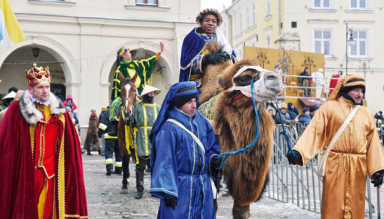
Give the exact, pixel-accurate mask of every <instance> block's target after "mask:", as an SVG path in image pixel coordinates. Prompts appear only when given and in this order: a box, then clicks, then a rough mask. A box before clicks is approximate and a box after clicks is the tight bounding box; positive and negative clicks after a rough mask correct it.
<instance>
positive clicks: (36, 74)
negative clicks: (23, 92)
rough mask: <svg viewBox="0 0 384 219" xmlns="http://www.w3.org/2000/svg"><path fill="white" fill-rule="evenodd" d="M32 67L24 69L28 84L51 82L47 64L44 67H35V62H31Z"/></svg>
mask: <svg viewBox="0 0 384 219" xmlns="http://www.w3.org/2000/svg"><path fill="white" fill-rule="evenodd" d="M33 66H34V67H33V68H31V69H29V70H26V71H27V73H26V76H25V77H26V78H27V80H28V85H29V86H31V87H33V86H35V85H38V84H43V83H51V76H50V73H49V68H48V66H47V67H46V68H45V69H44V68H43V67H41V66H40V67H37V66H36V63H35V64H33Z"/></svg>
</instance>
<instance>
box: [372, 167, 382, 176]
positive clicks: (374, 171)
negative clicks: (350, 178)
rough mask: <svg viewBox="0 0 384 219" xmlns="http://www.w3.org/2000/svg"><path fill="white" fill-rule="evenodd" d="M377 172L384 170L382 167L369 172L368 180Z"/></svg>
mask: <svg viewBox="0 0 384 219" xmlns="http://www.w3.org/2000/svg"><path fill="white" fill-rule="evenodd" d="M379 170H384V167H380V168H377V169H375V170H373V171H371V172H370V173H369V178H371V179H372V175H373V174H374V173H376V172H377V171H379Z"/></svg>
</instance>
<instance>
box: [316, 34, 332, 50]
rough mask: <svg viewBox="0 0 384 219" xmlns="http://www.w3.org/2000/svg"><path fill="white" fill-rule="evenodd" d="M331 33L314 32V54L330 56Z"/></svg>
mask: <svg viewBox="0 0 384 219" xmlns="http://www.w3.org/2000/svg"><path fill="white" fill-rule="evenodd" d="M331 35H332V31H331V30H315V31H314V50H315V52H316V53H323V54H324V55H325V56H331V55H332V54H331V49H332V47H331V46H332V45H331V42H332V37H331Z"/></svg>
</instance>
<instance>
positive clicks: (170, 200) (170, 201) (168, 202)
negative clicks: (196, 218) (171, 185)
mask: <svg viewBox="0 0 384 219" xmlns="http://www.w3.org/2000/svg"><path fill="white" fill-rule="evenodd" d="M164 201H165V206H167V207H170V208H172V209H173V210H175V207H176V206H177V198H176V197H175V196H172V195H168V194H166V193H164Z"/></svg>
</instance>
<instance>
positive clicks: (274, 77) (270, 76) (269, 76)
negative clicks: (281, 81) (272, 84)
mask: <svg viewBox="0 0 384 219" xmlns="http://www.w3.org/2000/svg"><path fill="white" fill-rule="evenodd" d="M266 79H267V80H276V79H277V77H276V76H274V75H268V76H267V77H266Z"/></svg>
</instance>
